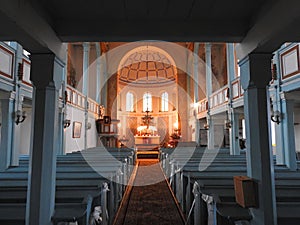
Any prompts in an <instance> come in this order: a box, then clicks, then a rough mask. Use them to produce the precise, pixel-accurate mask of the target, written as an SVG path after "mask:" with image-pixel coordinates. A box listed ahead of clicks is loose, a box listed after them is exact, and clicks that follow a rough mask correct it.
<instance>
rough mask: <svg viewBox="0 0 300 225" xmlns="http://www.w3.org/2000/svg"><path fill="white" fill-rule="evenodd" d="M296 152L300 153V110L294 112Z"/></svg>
mask: <svg viewBox="0 0 300 225" xmlns="http://www.w3.org/2000/svg"><path fill="white" fill-rule="evenodd" d="M294 123H295V144H296V151H297V152H300V109H295V110H294Z"/></svg>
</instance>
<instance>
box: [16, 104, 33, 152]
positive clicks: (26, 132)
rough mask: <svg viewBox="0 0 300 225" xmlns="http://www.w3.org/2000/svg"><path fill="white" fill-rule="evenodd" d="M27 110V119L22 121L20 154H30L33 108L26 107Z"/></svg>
mask: <svg viewBox="0 0 300 225" xmlns="http://www.w3.org/2000/svg"><path fill="white" fill-rule="evenodd" d="M24 111H26V119H25V120H24V122H23V123H20V124H19V126H20V129H21V132H20V133H21V135H20V154H21V155H29V148H30V137H31V121H32V108H26V109H24Z"/></svg>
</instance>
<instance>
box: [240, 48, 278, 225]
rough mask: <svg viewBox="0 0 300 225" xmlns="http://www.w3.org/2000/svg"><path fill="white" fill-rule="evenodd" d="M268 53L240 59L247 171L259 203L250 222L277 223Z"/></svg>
mask: <svg viewBox="0 0 300 225" xmlns="http://www.w3.org/2000/svg"><path fill="white" fill-rule="evenodd" d="M271 58H272V55H271V54H254V53H251V54H249V55H248V56H247V57H246V58H244V59H243V60H241V62H240V67H241V84H242V87H243V89H244V90H245V92H244V113H245V122H246V146H247V173H248V176H249V177H251V178H254V179H255V180H256V181H257V183H258V200H259V207H258V208H251V211H252V214H253V220H251V224H252V225H254V224H255V225H261V224H272V225H276V224H277V214H276V201H275V185H274V166H273V155H272V150H271V144H270V143H271V141H270V115H269V106H270V105H269V104H270V99H269V97H268V95H267V85H268V84H269V81H270V80H271Z"/></svg>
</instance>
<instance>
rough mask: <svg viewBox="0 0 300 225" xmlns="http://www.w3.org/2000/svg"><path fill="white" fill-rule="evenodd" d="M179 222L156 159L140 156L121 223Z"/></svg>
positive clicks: (175, 224) (174, 224)
mask: <svg viewBox="0 0 300 225" xmlns="http://www.w3.org/2000/svg"><path fill="white" fill-rule="evenodd" d="M150 224H153V225H171V224H172V225H183V224H184V222H183V220H182V217H181V215H180V213H179V210H178V207H177V206H176V203H175V201H174V199H173V196H172V193H171V192H170V189H169V187H168V184H167V182H166V181H165V179H164V175H163V172H162V170H161V168H160V165H159V163H158V162H157V161H153V160H152V161H151V160H140V162H139V167H138V171H137V174H136V178H135V181H134V186H133V187H132V190H131V193H130V197H129V202H128V204H127V211H126V213H125V218H124V220H123V225H150Z"/></svg>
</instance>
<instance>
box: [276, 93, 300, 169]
mask: <svg viewBox="0 0 300 225" xmlns="http://www.w3.org/2000/svg"><path fill="white" fill-rule="evenodd" d="M280 99H281V110H282V112H281V123H280V124H281V126H282V129H281V131H282V136H283V138H282V140H283V154H284V164H285V165H286V166H287V167H288V168H290V169H291V170H297V159H296V144H295V129H294V100H293V98H292V96H291V97H289V96H288V93H281V94H280Z"/></svg>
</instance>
